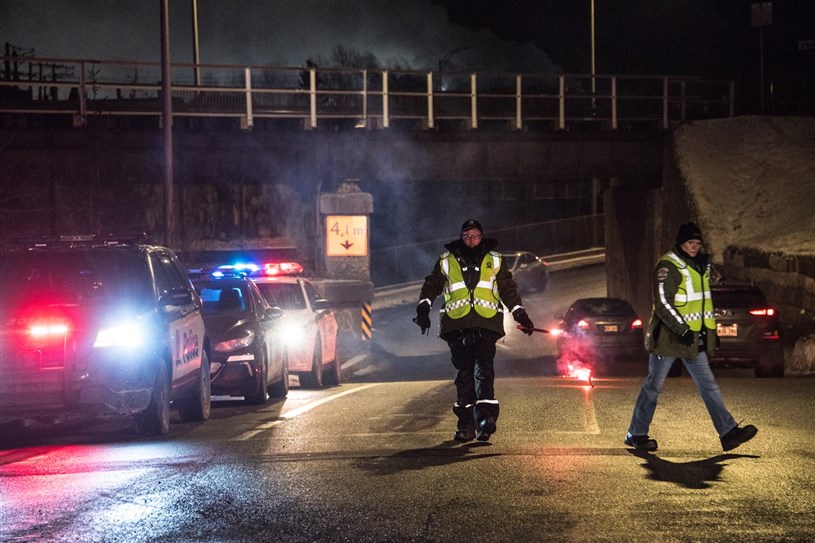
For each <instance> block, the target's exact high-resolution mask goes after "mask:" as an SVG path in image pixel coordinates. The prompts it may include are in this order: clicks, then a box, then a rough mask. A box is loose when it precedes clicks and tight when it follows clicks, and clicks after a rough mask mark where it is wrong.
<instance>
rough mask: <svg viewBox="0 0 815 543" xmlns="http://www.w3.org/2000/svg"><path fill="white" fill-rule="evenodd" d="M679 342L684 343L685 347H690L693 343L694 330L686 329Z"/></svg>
mask: <svg viewBox="0 0 815 543" xmlns="http://www.w3.org/2000/svg"><path fill="white" fill-rule="evenodd" d="M679 343H681V344H682V345H684V346H685V347H690V346H692V345H693V332H692V331H691V330H685V333H684V334H682V335H681V336H679Z"/></svg>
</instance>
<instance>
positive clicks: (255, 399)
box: [244, 351, 269, 405]
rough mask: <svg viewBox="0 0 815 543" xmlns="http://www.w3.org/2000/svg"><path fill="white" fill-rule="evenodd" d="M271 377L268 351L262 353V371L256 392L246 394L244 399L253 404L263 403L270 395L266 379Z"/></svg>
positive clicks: (259, 373) (259, 374)
mask: <svg viewBox="0 0 815 543" xmlns="http://www.w3.org/2000/svg"><path fill="white" fill-rule="evenodd" d="M268 378H269V357H268V355H267V354H266V351H263V352H261V354H260V371H259V372H258V379H257V383H256V385H255V389H256V392H255V393H254V394H251V395H249V396H246V397H245V398H244V400H245V401H246V403H248V404H251V405H263V404H264V403H266V399H267V398H268V397H269V393H268V392H269V391H268V388H267V383H266V380H267V379H268Z"/></svg>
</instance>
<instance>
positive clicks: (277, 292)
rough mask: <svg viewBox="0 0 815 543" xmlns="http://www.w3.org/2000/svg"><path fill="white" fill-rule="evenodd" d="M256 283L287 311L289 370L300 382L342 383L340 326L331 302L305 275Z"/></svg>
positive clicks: (312, 384)
mask: <svg viewBox="0 0 815 543" xmlns="http://www.w3.org/2000/svg"><path fill="white" fill-rule="evenodd" d="M255 283H256V284H257V286H258V288H259V289H260V292H262V293H263V296H265V297H266V300H268V302H269V303H270V304H272V305H274V306H277V307H280V308H281V309H282V310H283V334H282V336H283V338H285V341H286V347H287V349H288V359H289V371H290V372H291V373H293V374H295V375H298V376H299V379H300V385H301V386H303V387H306V388H322V387H323V385H339V384H340V383H341V382H342V366H341V360H340V356H339V350H338V349H337V337H338V334H339V325H338V324H337V316H336V314H335V313H334V312H333V311H332V310H331V309H330V308H329V302H328V301H327V300H325V299H323V297H322V296H321V295H320V293H319V292H318V291H317V289H316V288H315V287H314V285H313V284H312V283H311V282H310V281H309V280H308V279H305V278H302V277H292V276H274V277H271V276H265V277H256V278H255Z"/></svg>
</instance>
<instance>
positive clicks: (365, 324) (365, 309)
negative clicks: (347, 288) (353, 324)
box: [360, 302, 372, 341]
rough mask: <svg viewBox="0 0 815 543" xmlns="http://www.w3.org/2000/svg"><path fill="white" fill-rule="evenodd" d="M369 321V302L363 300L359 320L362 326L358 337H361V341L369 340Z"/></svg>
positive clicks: (370, 320)
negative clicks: (360, 319)
mask: <svg viewBox="0 0 815 543" xmlns="http://www.w3.org/2000/svg"><path fill="white" fill-rule="evenodd" d="M371 322H372V319H371V304H370V303H368V302H363V303H362V321H361V322H360V326H361V328H362V336H361V338H360V339H362V341H370V340H371Z"/></svg>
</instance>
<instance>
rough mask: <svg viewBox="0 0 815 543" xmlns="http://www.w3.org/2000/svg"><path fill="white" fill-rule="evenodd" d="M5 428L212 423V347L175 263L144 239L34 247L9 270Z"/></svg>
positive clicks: (148, 431) (160, 428)
mask: <svg viewBox="0 0 815 543" xmlns="http://www.w3.org/2000/svg"><path fill="white" fill-rule="evenodd" d="M0 284H2V285H3V289H2V292H0V423H2V422H7V421H12V420H37V421H41V422H48V421H53V420H60V419H61V418H64V417H65V416H66V415H70V414H72V413H91V414H97V415H105V414H107V415H110V414H113V415H132V416H133V417H134V418H135V420H136V423H137V428H138V430H139V431H140V433H142V434H145V435H163V434H166V433H167V432H168V431H169V426H170V408H171V406H172V407H174V408H177V409H178V411H179V414H180V416H181V418H182V420H185V421H200V420H205V419H207V418H209V415H210V368H209V355H210V345H209V340H208V337H207V334H206V331H205V328H204V321H203V319H202V317H201V299H200V297H199V296H198V294H196V292H195V289H194V288H193V286H192V283H191V282H190V279H189V277H188V276H187V274H186V272H185V271H184V268H183V267H182V266H181V265H180V263H179V261H178V259H177V257H176V256H175V254H174V253H173V252H172V251H171V250H170V249H167V248H165V247H159V246H155V245H152V244H149V243H148V241H147V238H146V236H144V235H139V236H133V237H129V238H128V237H113V236H63V237H60V238H53V239H50V238H49V239H43V240H37V241H33V242H30V243H26V244H23V246H22V247H20V248H18V249H16V250H13V251H10V252H7V253H5V254H3V256H2V259H0Z"/></svg>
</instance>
